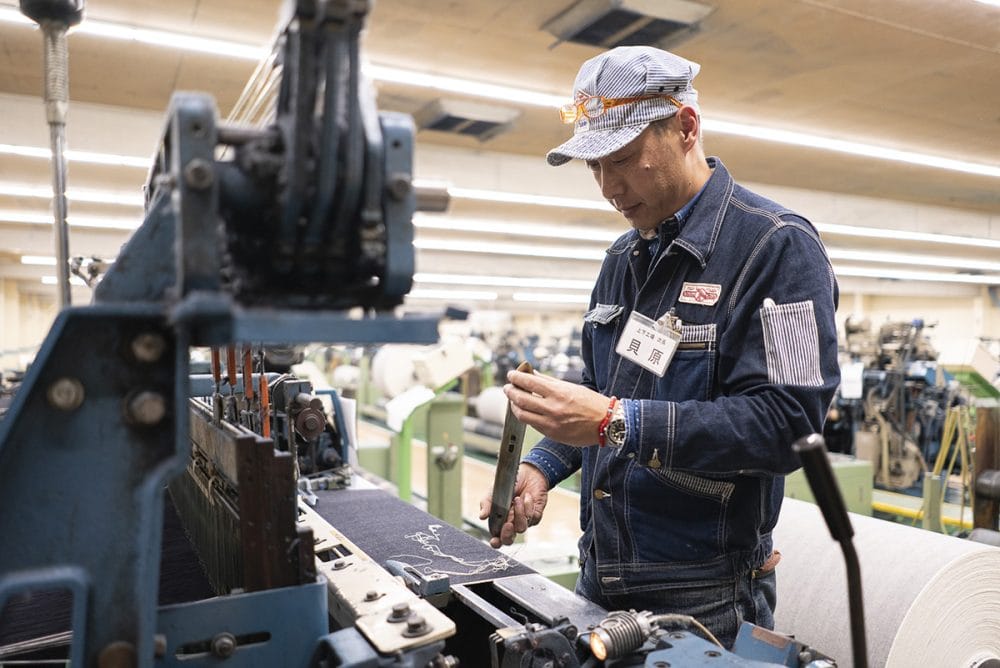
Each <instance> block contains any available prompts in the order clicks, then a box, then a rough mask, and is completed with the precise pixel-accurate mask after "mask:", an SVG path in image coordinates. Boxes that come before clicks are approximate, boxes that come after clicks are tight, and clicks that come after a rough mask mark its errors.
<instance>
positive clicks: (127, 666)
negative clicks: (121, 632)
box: [97, 640, 137, 668]
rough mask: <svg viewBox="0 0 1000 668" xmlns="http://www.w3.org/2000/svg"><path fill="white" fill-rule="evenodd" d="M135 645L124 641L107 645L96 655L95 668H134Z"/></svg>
mask: <svg viewBox="0 0 1000 668" xmlns="http://www.w3.org/2000/svg"><path fill="white" fill-rule="evenodd" d="M136 665H137V663H136V655H135V645H133V644H132V643H130V642H127V641H125V640H116V641H114V642H111V643H108V644H107V645H105V646H104V648H103V649H102V650H101V651H100V653H99V654H98V655H97V668H135V666H136Z"/></svg>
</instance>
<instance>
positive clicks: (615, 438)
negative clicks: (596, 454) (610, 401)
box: [604, 401, 627, 448]
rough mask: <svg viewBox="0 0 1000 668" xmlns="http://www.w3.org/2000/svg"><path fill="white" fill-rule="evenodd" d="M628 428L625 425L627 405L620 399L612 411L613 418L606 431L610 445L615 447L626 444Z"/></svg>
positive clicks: (605, 434) (605, 435)
mask: <svg viewBox="0 0 1000 668" xmlns="http://www.w3.org/2000/svg"><path fill="white" fill-rule="evenodd" d="M626 431H627V428H626V426H625V405H624V404H623V403H622V402H621V401H619V402H618V403H616V404H615V407H614V410H612V411H611V420H610V421H608V427H607V429H606V430H605V432H604V437H605V438H606V439H607V442H608V445H610V446H611V447H613V448H620V447H622V446H623V445H625V436H626Z"/></svg>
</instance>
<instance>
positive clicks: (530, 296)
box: [511, 292, 590, 306]
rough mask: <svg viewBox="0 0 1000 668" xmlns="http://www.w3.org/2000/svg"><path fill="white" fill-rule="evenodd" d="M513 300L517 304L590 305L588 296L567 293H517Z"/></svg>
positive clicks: (512, 296) (512, 297)
mask: <svg viewBox="0 0 1000 668" xmlns="http://www.w3.org/2000/svg"><path fill="white" fill-rule="evenodd" d="M511 299H513V300H514V301H516V302H547V303H550V304H581V305H583V306H587V305H588V304H590V297H589V296H588V295H574V294H569V293H565V292H515V293H514V294H513V295H511Z"/></svg>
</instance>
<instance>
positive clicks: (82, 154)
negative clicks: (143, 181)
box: [0, 144, 153, 169]
mask: <svg viewBox="0 0 1000 668" xmlns="http://www.w3.org/2000/svg"><path fill="white" fill-rule="evenodd" d="M0 153H2V154H5V155H19V156H22V157H25V158H42V159H44V160H51V159H52V149H49V148H42V147H40V146H18V145H16V144H0ZM65 156H66V160H68V161H69V162H87V163H90V164H94V165H114V166H117V167H141V168H143V169H149V167H150V166H151V165H152V164H153V159H152V158H150V157H142V158H140V157H136V156H131V155H116V154H114V153H95V152H93V151H74V150H72V149H68V150H67V151H66V152H65Z"/></svg>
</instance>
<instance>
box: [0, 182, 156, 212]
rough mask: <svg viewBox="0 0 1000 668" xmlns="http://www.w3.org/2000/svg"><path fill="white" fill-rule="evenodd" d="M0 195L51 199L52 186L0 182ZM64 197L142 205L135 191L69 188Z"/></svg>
mask: <svg viewBox="0 0 1000 668" xmlns="http://www.w3.org/2000/svg"><path fill="white" fill-rule="evenodd" d="M0 195H7V196H9V197H35V198H39V199H52V188H51V187H45V186H30V185H26V184H22V183H0ZM66 197H67V198H68V199H70V200H73V201H77V202H96V203H99V204H121V205H123V206H138V207H141V206H143V202H142V195H140V194H137V193H125V192H112V191H108V190H90V189H87V188H70V189H68V190H67V191H66Z"/></svg>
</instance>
